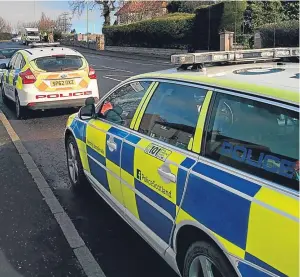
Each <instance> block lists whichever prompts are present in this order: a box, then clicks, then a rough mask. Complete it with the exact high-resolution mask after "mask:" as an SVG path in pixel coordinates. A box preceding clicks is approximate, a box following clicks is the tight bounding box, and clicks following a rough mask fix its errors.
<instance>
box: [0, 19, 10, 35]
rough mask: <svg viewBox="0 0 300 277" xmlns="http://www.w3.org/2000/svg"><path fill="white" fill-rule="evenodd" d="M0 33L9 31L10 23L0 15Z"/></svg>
mask: <svg viewBox="0 0 300 277" xmlns="http://www.w3.org/2000/svg"><path fill="white" fill-rule="evenodd" d="M0 33H11V26H10V24H9V23H8V22H7V21H6V20H4V19H3V18H2V17H0Z"/></svg>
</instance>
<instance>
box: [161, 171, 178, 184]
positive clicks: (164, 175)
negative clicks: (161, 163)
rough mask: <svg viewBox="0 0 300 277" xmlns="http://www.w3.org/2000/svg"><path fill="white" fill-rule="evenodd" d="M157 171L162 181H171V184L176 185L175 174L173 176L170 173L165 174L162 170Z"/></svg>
mask: <svg viewBox="0 0 300 277" xmlns="http://www.w3.org/2000/svg"><path fill="white" fill-rule="evenodd" d="M157 171H158V174H159V175H160V176H161V177H162V179H163V180H168V181H171V182H173V183H176V176H175V174H173V173H171V172H166V171H165V170H164V169H162V168H158V169H157Z"/></svg>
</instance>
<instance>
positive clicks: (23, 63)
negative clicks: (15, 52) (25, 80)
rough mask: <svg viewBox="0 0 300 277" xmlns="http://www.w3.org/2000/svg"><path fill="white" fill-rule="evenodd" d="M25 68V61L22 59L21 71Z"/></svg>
mask: <svg viewBox="0 0 300 277" xmlns="http://www.w3.org/2000/svg"><path fill="white" fill-rule="evenodd" d="M24 66H25V60H24V58H23V57H22V59H21V64H20V69H22V68H23V67H24Z"/></svg>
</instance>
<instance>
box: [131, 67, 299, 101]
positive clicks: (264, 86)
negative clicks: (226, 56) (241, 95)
mask: <svg viewBox="0 0 300 277" xmlns="http://www.w3.org/2000/svg"><path fill="white" fill-rule="evenodd" d="M135 78H160V79H161V78H163V79H170V80H175V81H176V80H177V81H186V82H192V83H197V84H202V85H209V86H213V87H216V88H222V89H224V88H225V89H230V90H235V91H236V90H237V91H242V92H246V93H250V94H254V95H258V96H263V97H266V98H270V99H273V100H274V99H275V100H279V101H283V102H288V103H291V104H296V105H299V63H290V62H289V63H285V64H282V65H280V64H278V63H276V62H272V63H255V64H239V65H226V66H225V65H223V66H212V67H208V68H206V72H205V73H204V72H192V71H190V70H186V71H179V70H177V69H169V70H164V71H158V72H151V73H145V74H141V75H138V76H135V77H133V78H131V79H135Z"/></svg>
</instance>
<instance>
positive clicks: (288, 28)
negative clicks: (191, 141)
mask: <svg viewBox="0 0 300 277" xmlns="http://www.w3.org/2000/svg"><path fill="white" fill-rule="evenodd" d="M274 29H275V46H276V47H297V46H299V21H298V20H291V21H282V22H279V23H271V24H266V25H264V26H261V27H260V28H259V31H260V33H261V39H262V47H264V48H265V47H274Z"/></svg>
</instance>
